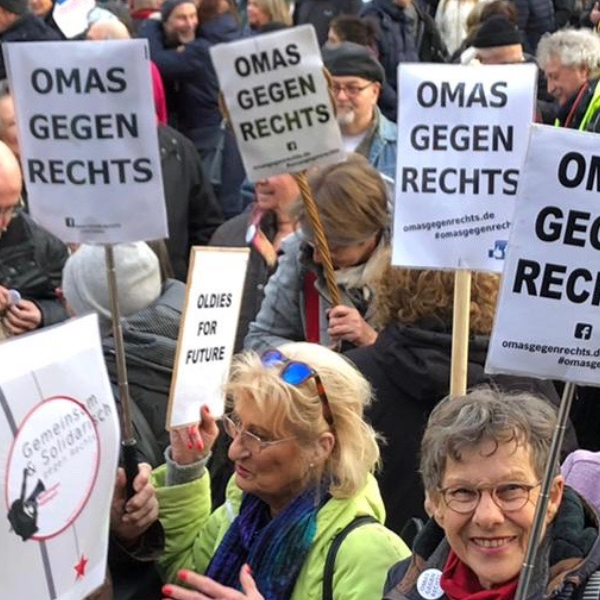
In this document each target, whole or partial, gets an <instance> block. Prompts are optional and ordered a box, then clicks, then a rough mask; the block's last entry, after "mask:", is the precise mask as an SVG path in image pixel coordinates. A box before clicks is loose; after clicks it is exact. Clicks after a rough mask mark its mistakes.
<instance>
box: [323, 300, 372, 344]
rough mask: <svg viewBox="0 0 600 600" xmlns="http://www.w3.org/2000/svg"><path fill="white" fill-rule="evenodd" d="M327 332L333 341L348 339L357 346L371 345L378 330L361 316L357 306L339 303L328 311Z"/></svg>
mask: <svg viewBox="0 0 600 600" xmlns="http://www.w3.org/2000/svg"><path fill="white" fill-rule="evenodd" d="M328 316H329V327H328V329H327V334H328V335H329V337H330V338H331V340H332V341H334V342H338V341H342V340H345V341H348V342H352V343H353V344H354V345H355V346H369V345H370V344H373V343H374V342H375V340H376V339H377V332H376V331H375V330H374V329H373V328H372V327H371V326H370V325H369V324H368V323H367V322H366V321H365V320H364V319H363V318H362V317H361V315H360V313H359V312H358V310H356V308H353V307H350V306H344V305H343V304H339V305H338V306H334V307H333V308H332V309H331V310H330V311H329V313H328Z"/></svg>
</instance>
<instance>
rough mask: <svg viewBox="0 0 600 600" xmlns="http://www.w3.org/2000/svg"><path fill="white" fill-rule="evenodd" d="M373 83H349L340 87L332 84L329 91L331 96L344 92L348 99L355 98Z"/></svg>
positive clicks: (337, 84)
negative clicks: (331, 92) (331, 93)
mask: <svg viewBox="0 0 600 600" xmlns="http://www.w3.org/2000/svg"><path fill="white" fill-rule="evenodd" d="M374 83H375V82H374V81H370V82H369V83H367V84H366V85H356V84H355V83H349V84H348V85H341V84H339V83H333V84H332V86H331V89H332V91H333V95H334V96H337V95H338V94H339V93H340V92H344V93H345V94H346V96H348V98H356V96H358V95H359V94H360V93H361V92H363V91H364V90H366V89H367V88H368V87H370V86H372V85H373V84H374Z"/></svg>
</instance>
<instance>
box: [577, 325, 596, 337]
mask: <svg viewBox="0 0 600 600" xmlns="http://www.w3.org/2000/svg"><path fill="white" fill-rule="evenodd" d="M575 337H576V338H577V339H578V340H589V339H590V338H591V337H592V326H591V325H590V324H589V323H577V324H576V325H575Z"/></svg>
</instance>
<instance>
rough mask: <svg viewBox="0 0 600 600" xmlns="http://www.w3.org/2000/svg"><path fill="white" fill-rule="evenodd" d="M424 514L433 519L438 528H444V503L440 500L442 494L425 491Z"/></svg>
mask: <svg viewBox="0 0 600 600" xmlns="http://www.w3.org/2000/svg"><path fill="white" fill-rule="evenodd" d="M425 512H426V513H427V514H428V515H429V516H430V517H431V518H432V519H434V520H435V522H436V523H437V524H438V525H439V526H440V527H442V528H443V527H444V512H445V511H444V501H443V499H442V494H440V493H439V492H438V491H437V490H434V491H427V492H426V493H425Z"/></svg>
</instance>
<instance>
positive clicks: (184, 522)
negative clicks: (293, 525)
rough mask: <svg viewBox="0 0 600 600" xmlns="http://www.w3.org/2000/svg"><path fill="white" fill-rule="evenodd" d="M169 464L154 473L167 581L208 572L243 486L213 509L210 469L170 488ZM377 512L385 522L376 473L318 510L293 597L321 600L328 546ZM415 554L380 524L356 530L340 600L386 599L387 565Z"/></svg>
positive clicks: (337, 584) (346, 553)
mask: <svg viewBox="0 0 600 600" xmlns="http://www.w3.org/2000/svg"><path fill="white" fill-rule="evenodd" d="M165 476H166V469H165V467H164V466H163V467H160V468H159V469H157V470H156V471H155V472H154V484H155V487H156V492H157V495H158V500H159V504H160V520H161V523H162V525H163V527H164V529H165V535H166V544H165V552H164V554H163V556H162V558H161V560H160V564H161V566H162V567H163V569H164V571H165V578H166V579H167V580H168V581H175V580H176V577H177V571H178V570H179V569H181V568H187V569H192V570H194V571H196V572H198V573H203V572H204V571H205V570H206V568H207V566H208V563H209V561H210V559H211V557H212V555H213V554H214V552H215V551H216V549H217V547H218V546H219V543H220V542H221V540H222V538H223V536H224V534H225V532H226V531H227V529H228V528H229V526H230V525H231V522H232V521H233V519H234V518H235V516H236V515H237V513H238V509H239V506H240V502H241V499H242V493H241V490H240V489H239V488H238V487H237V486H236V485H235V484H234V483H233V479H232V480H231V481H230V483H229V486H228V489H227V501H226V502H225V504H223V505H222V506H220V507H219V508H218V509H217V510H215V511H214V512H211V500H210V475H209V474H208V472H207V473H206V474H205V475H204V476H203V477H201V478H200V479H197V480H195V481H193V482H191V483H187V484H183V485H176V486H171V487H165ZM362 515H372V516H374V517H375V518H376V519H377V520H378V521H379V522H380V523H381V522H383V520H384V519H385V509H384V507H383V502H382V500H381V496H380V494H379V488H378V487H377V482H376V481H375V479H374V478H373V477H372V476H369V479H368V481H367V483H366V485H365V486H364V487H363V489H361V490H360V491H359V492H358V493H357V494H356V495H355V496H353V497H352V498H350V499H344V500H338V499H335V498H332V499H331V500H329V502H327V503H326V504H325V505H324V506H323V508H322V509H321V510H320V511H319V514H318V516H317V533H316V536H315V540H314V542H313V546H312V548H311V550H310V552H309V554H308V557H307V559H306V562H305V563H304V566H303V568H302V570H301V571H300V575H299V576H298V580H297V582H296V586H295V588H294V593H293V594H292V597H291V599H290V600H320V598H321V596H322V593H323V591H322V582H323V569H324V565H325V558H326V556H327V551H328V549H329V546H330V544H331V542H332V540H333V538H334V537H335V536H336V534H337V533H339V532H340V531H341V530H342V529H343V528H344V527H345V526H346V525H347V524H348V523H350V522H351V521H353V520H354V518H355V517H357V516H362ZM409 554H410V551H409V550H408V548H407V546H406V545H405V544H404V542H403V541H402V540H401V539H400V538H399V537H398V536H397V535H396V534H395V533H393V532H392V531H390V530H389V529H386V528H385V527H384V526H383V525H380V524H379V523H373V524H369V525H364V526H362V527H359V528H357V529H355V530H354V531H353V532H352V533H350V534H349V535H348V537H347V538H346V539H345V540H344V542H343V544H342V545H341V547H340V550H339V552H338V555H337V559H336V566H335V572H334V578H333V590H334V594H333V595H334V599H335V600H381V597H382V592H383V585H384V583H385V578H386V574H387V571H388V569H389V568H390V567H391V566H392V565H393V564H395V563H396V562H398V561H399V560H402V559H403V558H406V557H407V556H408V555H409Z"/></svg>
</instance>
